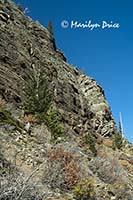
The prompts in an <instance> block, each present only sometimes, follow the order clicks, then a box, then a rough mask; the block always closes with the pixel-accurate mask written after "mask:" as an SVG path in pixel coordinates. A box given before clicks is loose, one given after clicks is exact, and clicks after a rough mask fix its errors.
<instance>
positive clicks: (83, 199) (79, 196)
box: [72, 179, 95, 200]
mask: <svg viewBox="0 0 133 200" xmlns="http://www.w3.org/2000/svg"><path fill="white" fill-rule="evenodd" d="M72 192H73V194H74V197H75V199H76V200H95V191H94V181H93V180H91V179H85V180H82V181H80V182H79V183H77V184H76V185H75V187H74V188H73V190H72Z"/></svg>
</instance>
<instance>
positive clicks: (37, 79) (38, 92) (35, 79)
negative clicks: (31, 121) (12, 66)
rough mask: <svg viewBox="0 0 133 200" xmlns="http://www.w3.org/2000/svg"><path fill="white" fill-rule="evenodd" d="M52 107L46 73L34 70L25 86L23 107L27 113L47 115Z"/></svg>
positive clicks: (30, 72)
mask: <svg viewBox="0 0 133 200" xmlns="http://www.w3.org/2000/svg"><path fill="white" fill-rule="evenodd" d="M50 105H51V94H50V92H49V88H48V82H47V79H46V75H45V72H44V71H42V70H36V69H32V70H30V71H29V73H28V78H27V80H26V82H25V86H24V97H23V106H24V111H25V113H28V114H29V113H31V114H37V115H38V114H39V115H41V114H43V115H44V114H45V113H46V112H47V110H48V109H49V107H50Z"/></svg>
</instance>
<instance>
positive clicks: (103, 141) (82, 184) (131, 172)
mask: <svg viewBox="0 0 133 200" xmlns="http://www.w3.org/2000/svg"><path fill="white" fill-rule="evenodd" d="M116 132H118V131H116V125H115V122H114V119H113V117H112V113H111V110H110V107H109V105H108V103H107V101H106V98H105V95H104V91H103V89H102V87H101V86H100V85H99V84H98V83H97V82H96V81H95V80H94V79H93V78H91V77H87V76H86V75H85V74H83V73H82V72H80V71H79V70H78V69H77V68H75V67H74V66H72V65H69V64H68V63H67V62H66V58H65V56H64V54H63V53H62V52H61V51H60V50H59V49H58V48H57V47H56V43H55V39H54V35H53V31H52V27H49V28H48V29H47V28H45V27H43V26H42V25H41V24H39V23H38V22H34V21H33V20H32V19H31V18H29V17H27V16H25V15H24V13H23V10H22V9H21V7H20V6H18V5H15V4H14V3H13V2H12V1H10V0H0V160H1V163H0V183H1V184H0V200H6V199H20V200H21V199H25V200H26V199H29V200H30V199H39V200H41V199H47V200H48V199H54V200H56V199H60V200H63V199H64V200H72V199H73V200H74V199H75V200H88V199H90V200H93V199H96V200H104V199H105V200H109V199H116V200H118V199H122V200H126V199H128V200H130V199H132V196H133V191H132V190H133V188H132V183H133V166H132V164H133V157H132V156H131V155H132V153H133V147H132V145H131V144H130V143H129V142H128V141H126V140H124V139H122V138H120V137H118V136H120V134H119V133H117V134H116Z"/></svg>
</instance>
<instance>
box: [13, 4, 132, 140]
mask: <svg viewBox="0 0 133 200" xmlns="http://www.w3.org/2000/svg"><path fill="white" fill-rule="evenodd" d="M15 2H17V3H21V4H22V5H23V7H24V8H25V7H28V8H29V10H30V13H28V14H27V15H29V16H31V17H32V18H33V19H34V20H38V21H39V22H40V23H41V24H43V25H44V26H47V24H48V21H49V20H51V21H52V23H53V27H54V35H55V38H56V43H57V46H58V47H59V48H60V49H61V50H62V51H63V52H64V54H65V55H66V57H67V60H68V63H70V64H73V65H74V66H77V67H78V68H79V69H81V70H84V71H85V73H86V74H87V75H88V76H91V77H93V78H95V79H96V80H97V82H98V83H99V84H100V85H101V86H102V87H103V88H104V90H105V95H106V98H107V100H108V102H109V105H110V107H111V110H112V112H113V116H114V118H115V121H116V122H117V123H118V121H119V112H121V113H122V117H123V124H124V130H125V136H126V138H128V140H130V142H133V117H132V111H133V108H132V102H133V92H132V89H133V78H132V75H133V22H132V19H133V0H82V1H81V0H79V1H77V0H55V1H53V0H37V1H33V0H15ZM63 20H66V21H68V23H69V26H68V28H62V27H61V22H62V21H63ZM72 20H73V21H77V22H78V23H79V22H81V23H85V21H89V20H91V22H92V23H93V24H95V23H97V24H100V28H95V29H93V30H90V28H84V29H83V28H76V29H74V28H71V21H72ZM103 21H106V22H107V23H109V24H110V23H111V21H112V22H113V23H119V25H120V27H119V28H105V29H102V27H101V26H102V22H103Z"/></svg>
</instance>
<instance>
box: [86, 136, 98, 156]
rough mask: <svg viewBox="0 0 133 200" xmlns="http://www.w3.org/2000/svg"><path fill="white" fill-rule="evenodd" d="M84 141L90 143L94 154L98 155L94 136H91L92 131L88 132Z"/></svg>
mask: <svg viewBox="0 0 133 200" xmlns="http://www.w3.org/2000/svg"><path fill="white" fill-rule="evenodd" d="M84 142H85V143H86V144H88V145H89V148H90V150H91V151H92V153H93V154H94V156H96V155H97V150H96V147H95V141H94V138H93V137H92V136H91V134H90V133H87V135H86V136H85V138H84Z"/></svg>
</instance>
